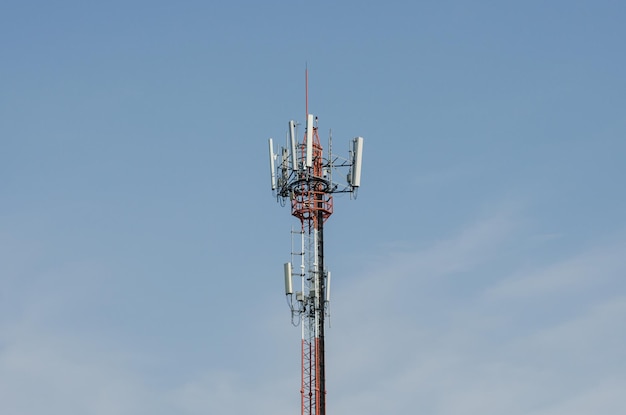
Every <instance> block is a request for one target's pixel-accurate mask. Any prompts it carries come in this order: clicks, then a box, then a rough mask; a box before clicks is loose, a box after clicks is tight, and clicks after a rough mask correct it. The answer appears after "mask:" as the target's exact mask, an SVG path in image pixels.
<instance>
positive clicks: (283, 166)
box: [269, 73, 363, 415]
mask: <svg viewBox="0 0 626 415" xmlns="http://www.w3.org/2000/svg"><path fill="white" fill-rule="evenodd" d="M305 76H306V78H307V82H306V83H307V88H306V89H307V117H306V126H305V132H304V135H303V138H302V141H298V139H297V127H298V124H297V123H296V122H295V121H289V127H288V133H287V143H286V146H285V147H281V148H280V151H279V152H278V153H276V152H275V151H274V144H273V140H272V139H271V138H270V139H269V153H270V173H271V183H272V191H273V192H274V194H275V195H276V197H277V200H278V201H279V202H280V203H281V204H282V205H284V204H286V203H287V201H289V203H290V205H291V214H292V215H293V216H295V217H296V218H298V219H299V221H300V227H299V228H297V229H292V238H291V240H292V244H291V245H292V249H291V261H290V262H288V263H286V264H285V265H284V273H285V294H286V295H287V300H288V303H289V307H290V309H291V321H292V323H293V324H294V325H296V326H297V325H300V326H301V329H302V384H301V388H300V392H301V401H302V415H326V376H325V362H324V330H325V323H324V320H325V318H326V317H328V315H329V304H330V272H329V271H328V270H327V269H326V267H325V263H324V223H325V222H326V220H327V219H328V218H329V217H330V215H332V213H333V196H332V194H333V193H349V194H350V195H351V196H356V193H357V190H358V188H359V186H360V181H361V159H362V152H363V138H362V137H356V138H354V139H353V140H352V141H351V146H350V151H349V158H348V159H343V158H340V157H337V156H334V155H333V154H332V153H331V151H330V150H331V149H332V138H331V137H329V139H328V142H329V152H328V155H326V156H325V155H324V152H323V149H322V145H321V143H320V138H319V132H318V120H317V117H314V116H313V115H312V114H309V113H308V73H307V75H305ZM342 168H343V169H347V171H348V172H347V176H345V175H341V176H340V177H342V178H343V177H345V178H346V182H345V183H342V182H341V181H335V180H333V172H335V171H337V170H339V169H342ZM297 277H300V282H301V290H298V291H296V292H295V297H294V290H293V281H294V278H297Z"/></svg>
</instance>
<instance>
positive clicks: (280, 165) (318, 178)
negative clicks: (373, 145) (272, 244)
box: [269, 114, 363, 225]
mask: <svg viewBox="0 0 626 415" xmlns="http://www.w3.org/2000/svg"><path fill="white" fill-rule="evenodd" d="M318 122H319V120H318V117H316V116H314V115H313V114H307V117H306V123H305V125H304V132H303V134H302V138H301V139H298V129H299V127H300V124H299V123H298V122H296V121H294V120H290V121H289V122H288V124H287V132H286V136H285V145H284V146H280V147H279V148H275V146H274V140H273V139H272V138H270V139H269V158H270V179H271V186H272V191H273V192H274V195H275V196H276V198H277V200H278V201H279V202H280V203H281V204H283V205H284V204H286V203H287V201H288V200H289V201H290V203H291V213H292V215H293V216H295V217H297V218H299V219H300V220H301V221H302V222H303V225H304V222H305V221H318V220H322V221H325V220H326V219H328V217H329V216H330V215H331V214H332V213H333V205H332V194H333V193H349V194H350V195H351V196H353V197H356V195H357V191H358V189H359V187H360V186H361V165H362V158H363V137H355V138H353V139H352V140H351V141H350V146H349V149H348V157H347V158H343V157H340V156H337V155H334V154H333V153H332V134H330V135H329V137H328V152H327V154H324V150H323V148H322V145H321V142H320V137H319V127H318ZM340 170H344V173H343V174H340V173H339V171H340Z"/></svg>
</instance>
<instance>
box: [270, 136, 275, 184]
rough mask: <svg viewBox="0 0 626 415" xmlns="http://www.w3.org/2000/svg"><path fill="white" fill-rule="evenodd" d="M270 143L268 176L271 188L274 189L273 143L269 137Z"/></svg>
mask: <svg viewBox="0 0 626 415" xmlns="http://www.w3.org/2000/svg"><path fill="white" fill-rule="evenodd" d="M269 145H270V176H271V179H272V190H276V170H275V169H274V143H273V142H272V139H271V138H270V139H269Z"/></svg>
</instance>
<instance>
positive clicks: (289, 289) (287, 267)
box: [284, 262, 293, 295]
mask: <svg viewBox="0 0 626 415" xmlns="http://www.w3.org/2000/svg"><path fill="white" fill-rule="evenodd" d="M284 271H285V295H289V294H293V284H292V282H291V262H286V263H285V266H284Z"/></svg>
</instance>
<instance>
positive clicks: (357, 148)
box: [350, 137, 363, 187]
mask: <svg viewBox="0 0 626 415" xmlns="http://www.w3.org/2000/svg"><path fill="white" fill-rule="evenodd" d="M352 156H353V160H352V177H351V179H350V184H351V185H352V187H359V186H360V185H361V160H362V158H363V137H356V138H355V139H354V140H352Z"/></svg>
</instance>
